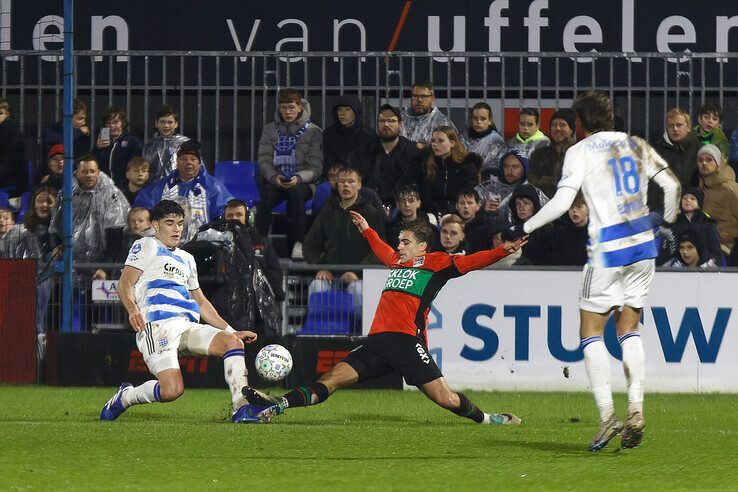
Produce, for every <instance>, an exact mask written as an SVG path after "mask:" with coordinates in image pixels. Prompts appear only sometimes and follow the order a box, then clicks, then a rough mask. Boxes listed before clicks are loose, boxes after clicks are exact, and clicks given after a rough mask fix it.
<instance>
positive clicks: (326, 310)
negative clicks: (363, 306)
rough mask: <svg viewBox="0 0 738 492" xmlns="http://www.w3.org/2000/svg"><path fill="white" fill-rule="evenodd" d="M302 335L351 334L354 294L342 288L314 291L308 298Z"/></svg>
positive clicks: (352, 330)
mask: <svg viewBox="0 0 738 492" xmlns="http://www.w3.org/2000/svg"><path fill="white" fill-rule="evenodd" d="M307 311H308V314H307V317H306V318H305V324H304V325H303V327H302V330H300V334H301V335H349V334H351V333H353V332H354V296H353V295H352V294H349V293H348V292H343V291H340V290H329V291H326V292H314V293H312V294H310V297H309V298H308V307H307Z"/></svg>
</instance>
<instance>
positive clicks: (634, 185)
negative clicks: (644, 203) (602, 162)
mask: <svg viewBox="0 0 738 492" xmlns="http://www.w3.org/2000/svg"><path fill="white" fill-rule="evenodd" d="M607 164H608V165H609V166H610V167H611V168H612V175H613V178H615V192H616V193H617V195H618V196H620V195H622V194H623V190H625V192H626V193H627V194H629V195H634V194H636V193H638V190H639V189H640V187H641V183H640V180H639V178H638V169H637V167H636V162H635V160H634V159H633V157H631V156H629V155H627V156H625V157H621V158H620V159H616V158H614V157H613V158H612V159H610V160H609V161H607Z"/></svg>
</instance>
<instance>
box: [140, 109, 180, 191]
mask: <svg viewBox="0 0 738 492" xmlns="http://www.w3.org/2000/svg"><path fill="white" fill-rule="evenodd" d="M154 126H155V127H156V132H155V133H154V136H153V138H152V139H151V140H149V141H148V142H147V143H146V145H144V148H143V157H144V158H146V160H147V161H149V163H150V166H151V167H150V173H151V177H152V178H153V179H161V178H164V177H166V176H169V174H171V173H172V172H174V171H175V170H176V169H177V151H179V148H180V147H181V146H182V144H183V143H185V142H186V141H187V140H189V138H188V137H185V136H184V135H182V134H180V133H177V129H178V128H179V114H177V110H176V109H174V108H173V107H171V106H170V105H168V104H164V105H163V106H162V107H160V108H159V110H158V111H157V112H156V116H154Z"/></svg>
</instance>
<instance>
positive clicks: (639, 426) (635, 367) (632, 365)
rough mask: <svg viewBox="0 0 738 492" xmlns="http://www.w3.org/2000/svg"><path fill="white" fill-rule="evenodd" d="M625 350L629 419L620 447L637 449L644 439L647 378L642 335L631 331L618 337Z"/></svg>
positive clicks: (624, 363) (624, 366)
mask: <svg viewBox="0 0 738 492" xmlns="http://www.w3.org/2000/svg"><path fill="white" fill-rule="evenodd" d="M618 341H619V342H620V346H621V347H622V350H623V371H624V372H625V380H626V382H627V384H628V419H627V420H626V422H625V429H624V430H623V436H622V439H621V443H620V445H621V446H622V447H623V448H635V447H636V446H638V445H639V444H640V443H641V440H642V439H643V428H644V427H645V423H644V421H643V380H644V376H645V354H644V351H643V343H642V342H641V335H640V333H638V332H637V331H631V332H629V333H626V334H624V335H622V336H620V337H618Z"/></svg>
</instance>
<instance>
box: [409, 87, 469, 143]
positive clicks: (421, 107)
mask: <svg viewBox="0 0 738 492" xmlns="http://www.w3.org/2000/svg"><path fill="white" fill-rule="evenodd" d="M435 103H436V93H435V91H434V90H433V85H432V84H431V83H430V82H419V83H418V82H416V83H415V84H413V87H412V95H411V99H410V107H409V108H407V109H406V110H405V113H404V114H403V116H402V132H401V135H402V136H403V137H406V138H407V139H408V140H412V141H413V142H415V143H416V145H417V146H418V148H419V149H422V148H424V147H426V146H428V145H430V141H431V138H432V137H433V130H434V129H436V128H438V127H439V126H449V127H451V128H453V130H454V131H455V132H457V133H458V131H457V130H456V127H455V126H454V124H453V123H452V122H451V120H450V119H449V118H448V117H447V116H446V115H445V114H443V113H442V112H441V110H440V109H438V108H437V107H435Z"/></svg>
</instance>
